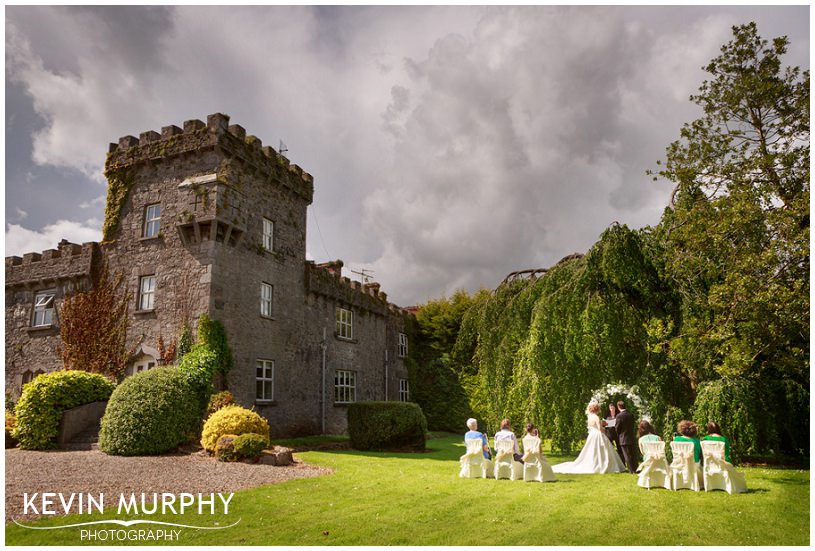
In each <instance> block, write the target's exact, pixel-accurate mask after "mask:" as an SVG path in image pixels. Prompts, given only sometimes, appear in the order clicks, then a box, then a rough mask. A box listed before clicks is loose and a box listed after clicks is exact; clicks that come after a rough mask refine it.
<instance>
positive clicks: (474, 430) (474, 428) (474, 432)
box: [464, 418, 492, 459]
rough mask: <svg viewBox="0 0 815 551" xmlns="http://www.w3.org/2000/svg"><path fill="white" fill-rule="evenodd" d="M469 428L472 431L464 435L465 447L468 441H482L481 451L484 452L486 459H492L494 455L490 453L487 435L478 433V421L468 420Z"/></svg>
mask: <svg viewBox="0 0 815 551" xmlns="http://www.w3.org/2000/svg"><path fill="white" fill-rule="evenodd" d="M467 428H468V429H470V430H469V431H467V433H466V434H465V435H464V441H465V442H464V443H465V445H466V443H467V442H466V441H467V440H481V449H482V450H483V452H484V459H490V458H491V457H492V453H491V452H490V445H489V443H488V442H487V435H486V434H484V433H482V432H478V421H476V420H475V419H473V418H470V419H467Z"/></svg>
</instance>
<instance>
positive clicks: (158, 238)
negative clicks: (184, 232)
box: [139, 233, 164, 242]
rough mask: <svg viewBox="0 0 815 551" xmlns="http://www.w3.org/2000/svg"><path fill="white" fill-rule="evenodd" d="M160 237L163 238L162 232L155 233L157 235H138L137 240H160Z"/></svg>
mask: <svg viewBox="0 0 815 551" xmlns="http://www.w3.org/2000/svg"><path fill="white" fill-rule="evenodd" d="M162 238H164V235H162V234H160V233H159V234H157V235H152V236H150V237H139V241H140V242H145V241H159V240H160V239H162Z"/></svg>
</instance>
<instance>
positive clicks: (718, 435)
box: [702, 421, 732, 463]
mask: <svg viewBox="0 0 815 551" xmlns="http://www.w3.org/2000/svg"><path fill="white" fill-rule="evenodd" d="M705 428H706V429H707V436H705V437H704V438H702V440H712V441H714V442H724V460H725V461H727V462H728V463H732V461H730V442H729V441H728V440H727V438H725V437H724V436H722V429H720V428H719V424H718V423H714V422H713V421H711V422H709V423H708V424H707V427H705Z"/></svg>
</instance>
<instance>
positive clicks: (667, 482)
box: [637, 441, 692, 490]
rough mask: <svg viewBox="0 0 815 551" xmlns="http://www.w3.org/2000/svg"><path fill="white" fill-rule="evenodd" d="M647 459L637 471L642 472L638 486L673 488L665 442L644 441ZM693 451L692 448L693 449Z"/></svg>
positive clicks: (643, 445)
mask: <svg viewBox="0 0 815 551" xmlns="http://www.w3.org/2000/svg"><path fill="white" fill-rule="evenodd" d="M642 447H643V452H644V453H645V460H644V461H643V462H642V464H641V465H640V466H639V468H638V469H637V471H638V472H639V473H640V475H639V478H638V479H637V486H640V487H642V488H648V489H649V490H650V489H651V488H665V489H666V490H670V489H671V468H670V467H669V466H668V461H667V459H666V458H665V442H662V441H658V442H643V443H642ZM691 451H692V450H691Z"/></svg>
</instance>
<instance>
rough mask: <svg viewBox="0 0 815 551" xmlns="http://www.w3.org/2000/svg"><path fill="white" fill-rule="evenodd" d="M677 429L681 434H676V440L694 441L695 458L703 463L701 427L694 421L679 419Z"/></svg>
mask: <svg viewBox="0 0 815 551" xmlns="http://www.w3.org/2000/svg"><path fill="white" fill-rule="evenodd" d="M676 430H677V431H678V432H679V434H678V435H676V436H674V442H693V460H694V461H696V464H697V465H700V464H701V463H702V444H701V442H699V436H698V433H699V427H698V426H697V425H696V423H694V422H693V421H679V424H678V425H676Z"/></svg>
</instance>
